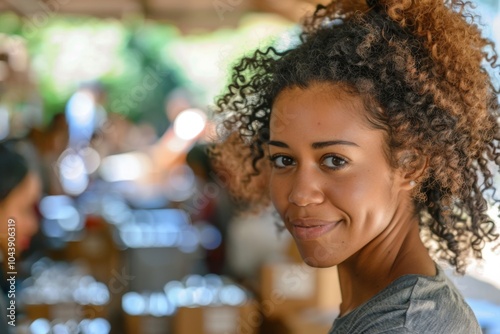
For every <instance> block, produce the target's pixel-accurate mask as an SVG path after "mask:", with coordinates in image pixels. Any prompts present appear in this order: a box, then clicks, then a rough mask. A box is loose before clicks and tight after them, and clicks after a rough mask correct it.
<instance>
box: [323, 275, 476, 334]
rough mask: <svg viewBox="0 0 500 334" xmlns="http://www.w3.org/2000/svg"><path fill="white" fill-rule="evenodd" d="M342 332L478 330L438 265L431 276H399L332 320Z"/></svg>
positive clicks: (337, 332)
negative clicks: (346, 312) (365, 300)
mask: <svg viewBox="0 0 500 334" xmlns="http://www.w3.org/2000/svg"><path fill="white" fill-rule="evenodd" d="M330 333H331V334H341V333H370V334H375V333H376V334H382V333H384V334H390V333H453V334H460V333H467V334H473V333H478V334H480V333H481V330H480V327H479V325H478V323H477V320H476V318H475V316H474V314H473V313H472V310H471V309H470V307H469V306H468V305H467V304H466V303H465V301H464V299H463V298H462V296H461V295H460V294H459V293H458V291H457V290H456V289H455V287H454V286H453V284H452V283H451V282H450V281H449V280H448V279H447V277H446V276H445V275H444V273H443V271H442V270H441V269H439V268H438V274H437V275H436V276H434V277H428V276H420V275H407V276H403V277H400V278H398V279H397V280H395V281H394V282H392V283H391V284H390V285H389V286H388V287H386V288H385V289H384V290H382V291H381V292H380V293H378V294H377V295H375V296H374V297H373V298H372V299H370V300H369V301H368V302H366V303H365V304H363V305H361V306H360V307H358V308H357V309H356V310H354V311H352V312H351V313H349V314H347V315H346V316H344V317H341V318H339V319H337V320H335V322H334V324H333V327H332V330H331V332H330Z"/></svg>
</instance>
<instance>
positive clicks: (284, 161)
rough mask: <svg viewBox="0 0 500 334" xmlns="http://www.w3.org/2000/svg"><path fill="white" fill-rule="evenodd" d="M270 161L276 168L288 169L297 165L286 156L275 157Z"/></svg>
mask: <svg viewBox="0 0 500 334" xmlns="http://www.w3.org/2000/svg"><path fill="white" fill-rule="evenodd" d="M270 160H271V163H272V165H273V167H275V168H286V167H288V166H293V165H295V161H294V160H293V159H292V158H290V157H288V156H286V155H273V156H272V157H271V158H270Z"/></svg>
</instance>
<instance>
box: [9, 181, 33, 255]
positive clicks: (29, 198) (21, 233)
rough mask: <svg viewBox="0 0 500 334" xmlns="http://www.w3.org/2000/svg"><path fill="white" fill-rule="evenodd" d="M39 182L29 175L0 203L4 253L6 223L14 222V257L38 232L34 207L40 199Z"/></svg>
mask: <svg viewBox="0 0 500 334" xmlns="http://www.w3.org/2000/svg"><path fill="white" fill-rule="evenodd" d="M40 189H41V186H40V181H39V178H38V176H37V175H35V174H34V173H29V174H28V175H26V177H25V178H24V179H23V180H22V181H21V183H19V185H18V186H17V187H16V188H14V189H13V190H12V191H11V192H10V193H9V195H8V196H7V198H5V199H4V200H3V201H2V202H0V219H1V221H0V244H1V247H2V250H3V251H4V252H5V251H6V250H7V246H8V237H9V235H8V221H9V219H12V220H14V221H15V233H16V235H15V238H16V241H15V245H16V255H17V256H19V255H20V252H21V251H23V250H25V249H27V248H28V247H29V244H30V240H31V237H32V236H33V235H34V234H35V233H36V232H37V230H38V219H37V215H36V212H35V205H36V204H37V203H38V200H39V197H40Z"/></svg>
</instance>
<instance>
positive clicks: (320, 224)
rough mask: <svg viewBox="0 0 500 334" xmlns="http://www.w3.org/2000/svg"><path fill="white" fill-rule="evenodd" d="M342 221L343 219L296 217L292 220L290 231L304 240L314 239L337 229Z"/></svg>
mask: <svg viewBox="0 0 500 334" xmlns="http://www.w3.org/2000/svg"><path fill="white" fill-rule="evenodd" d="M340 222H341V220H339V221H325V220H319V219H295V220H292V221H290V227H291V230H290V232H291V233H292V235H293V236H294V237H295V238H296V239H299V240H303V241H308V240H314V239H318V238H320V237H321V236H323V235H325V234H327V233H329V232H330V231H332V230H333V229H335V227H336V226H337V225H339V223H340Z"/></svg>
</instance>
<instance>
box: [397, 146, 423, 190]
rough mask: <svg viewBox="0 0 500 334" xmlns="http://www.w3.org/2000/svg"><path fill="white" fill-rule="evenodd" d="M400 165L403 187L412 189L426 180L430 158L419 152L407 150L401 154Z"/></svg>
mask: <svg viewBox="0 0 500 334" xmlns="http://www.w3.org/2000/svg"><path fill="white" fill-rule="evenodd" d="M398 163H399V168H400V170H401V171H402V178H403V180H402V181H403V185H404V186H406V187H408V189H412V188H414V187H415V186H416V185H417V183H419V180H422V179H423V178H425V174H426V172H427V167H428V165H429V158H428V157H426V156H424V155H422V154H420V153H418V152H417V151H413V150H405V151H403V152H401V154H400V157H399V159H398Z"/></svg>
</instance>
